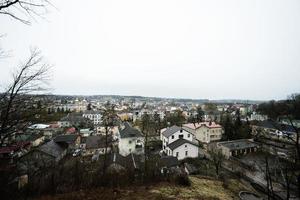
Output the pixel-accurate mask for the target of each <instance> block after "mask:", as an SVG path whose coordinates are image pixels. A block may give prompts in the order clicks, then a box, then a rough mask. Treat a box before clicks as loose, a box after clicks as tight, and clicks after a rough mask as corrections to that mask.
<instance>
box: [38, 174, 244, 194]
mask: <svg viewBox="0 0 300 200" xmlns="http://www.w3.org/2000/svg"><path fill="white" fill-rule="evenodd" d="M190 178H191V181H192V185H191V186H190V187H179V186H174V185H172V184H169V183H160V184H158V185H155V186H149V187H148V188H145V187H135V188H127V189H120V190H118V192H117V193H115V194H114V193H113V191H112V190H111V189H103V188H98V189H91V190H84V191H78V192H72V193H67V194H59V195H56V196H44V197H41V198H39V200H71V199H74V200H79V199H80V200H81V199H85V200H100V199H105V200H108V199H122V200H123V199H124V200H129V199H130V200H139V199H149V200H160V199H169V200H171V199H174V200H175V199H176V200H177V199H198V200H213V199H216V200H217V199H219V200H229V199H238V192H239V191H241V190H246V188H247V187H246V186H245V185H243V184H242V183H240V182H238V181H237V180H233V179H231V180H228V186H227V187H226V188H224V186H223V184H222V182H220V181H217V180H211V179H206V178H198V177H190Z"/></svg>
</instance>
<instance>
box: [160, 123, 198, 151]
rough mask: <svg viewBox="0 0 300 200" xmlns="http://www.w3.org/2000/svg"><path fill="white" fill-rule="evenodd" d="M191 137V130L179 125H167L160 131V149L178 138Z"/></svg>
mask: <svg viewBox="0 0 300 200" xmlns="http://www.w3.org/2000/svg"><path fill="white" fill-rule="evenodd" d="M193 137H195V136H194V135H193V132H192V131H190V130H189V129H187V128H185V127H179V126H172V127H168V128H167V129H163V131H162V132H161V136H160V138H161V140H162V144H163V146H162V149H163V150H165V149H166V147H167V146H168V145H169V144H171V143H172V142H175V141H176V140H178V139H180V138H182V139H185V140H189V141H193Z"/></svg>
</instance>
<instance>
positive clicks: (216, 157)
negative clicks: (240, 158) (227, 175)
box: [209, 148, 225, 177]
mask: <svg viewBox="0 0 300 200" xmlns="http://www.w3.org/2000/svg"><path fill="white" fill-rule="evenodd" d="M209 155H210V160H211V161H212V163H213V165H214V167H215V170H216V175H217V177H219V174H220V169H221V167H222V163H223V162H224V159H225V157H224V155H223V154H222V152H221V150H219V149H217V148H215V149H211V150H209Z"/></svg>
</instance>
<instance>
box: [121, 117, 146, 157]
mask: <svg viewBox="0 0 300 200" xmlns="http://www.w3.org/2000/svg"><path fill="white" fill-rule="evenodd" d="M118 139H119V144H118V145H119V153H120V154H121V155H122V156H127V155H129V154H130V153H133V154H142V153H143V152H144V136H143V134H142V133H141V132H140V131H139V130H138V129H136V128H133V127H132V126H131V125H130V124H129V123H128V122H125V123H124V124H122V125H120V127H119V133H118Z"/></svg>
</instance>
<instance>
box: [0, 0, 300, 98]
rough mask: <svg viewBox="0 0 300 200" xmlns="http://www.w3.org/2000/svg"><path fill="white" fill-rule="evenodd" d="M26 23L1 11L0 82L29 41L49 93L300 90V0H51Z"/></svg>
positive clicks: (226, 94)
mask: <svg viewBox="0 0 300 200" xmlns="http://www.w3.org/2000/svg"><path fill="white" fill-rule="evenodd" d="M51 2H52V3H53V4H54V5H55V7H56V8H57V9H54V8H50V12H49V14H47V15H46V16H45V17H46V19H45V20H44V19H37V21H36V22H34V21H33V22H32V25H31V26H27V25H24V24H22V23H19V22H17V21H15V20H12V19H10V18H8V17H7V16H0V33H1V34H6V36H5V37H4V38H2V39H1V40H0V42H1V43H0V44H1V46H2V47H3V48H4V49H6V50H10V54H11V57H10V58H7V59H5V60H1V61H0V69H1V71H0V81H1V84H4V83H5V82H7V81H8V77H9V74H10V72H11V71H12V69H13V68H14V67H15V66H16V64H17V63H18V62H19V61H20V60H22V59H23V58H26V56H28V53H29V48H30V47H38V48H39V49H40V50H41V51H42V52H43V55H44V56H45V57H46V58H47V60H48V61H49V62H50V63H51V64H53V65H54V67H53V69H52V71H53V75H52V77H53V79H52V81H51V87H52V88H53V91H52V93H56V94H84V95H88V94H120V95H143V96H160V97H184V98H209V99H224V98H240V99H256V100H259V99H260V100H267V99H282V98H286V97H287V95H289V94H291V93H295V92H299V91H300V82H299V77H300V1H299V0H226V1H224V0H181V1H176V0H148V1H144V0H134V1H133V0H119V1H115V0H105V1H102V0H101V1H100V0H94V1H92V0H85V1H77V0H76V1H75V0H63V1H62V0H60V1H59V0H55V1H53V0H51Z"/></svg>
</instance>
